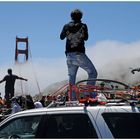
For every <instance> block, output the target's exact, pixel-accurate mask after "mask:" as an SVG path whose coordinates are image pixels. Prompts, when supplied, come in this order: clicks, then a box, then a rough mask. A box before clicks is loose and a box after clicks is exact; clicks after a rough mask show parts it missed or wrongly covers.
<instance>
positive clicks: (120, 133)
mask: <svg viewBox="0 0 140 140" xmlns="http://www.w3.org/2000/svg"><path fill="white" fill-rule="evenodd" d="M102 115H103V118H104V119H105V122H106V124H107V125H108V127H109V129H110V130H111V132H112V134H113V136H114V137H115V138H140V114H139V113H119V112H118V113H103V114H102Z"/></svg>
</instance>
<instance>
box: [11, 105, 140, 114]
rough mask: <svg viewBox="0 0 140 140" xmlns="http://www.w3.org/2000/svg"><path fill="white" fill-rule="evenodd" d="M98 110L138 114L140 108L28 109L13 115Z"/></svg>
mask: <svg viewBox="0 0 140 140" xmlns="http://www.w3.org/2000/svg"><path fill="white" fill-rule="evenodd" d="M98 110H100V111H101V112H138V113H140V107H137V106H130V105H127V106H116V105H111V106H106V105H103V106H102V105H100V106H87V107H85V106H72V107H52V108H47V107H43V108H37V109H30V110H25V111H21V112H17V113H15V114H13V115H23V114H24V115H25V114H41V113H52V112H53V113H55V112H56V113H57V112H59V113H66V112H69V111H71V112H78V111H81V112H85V111H90V112H92V111H98Z"/></svg>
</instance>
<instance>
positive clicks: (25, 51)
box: [15, 37, 29, 63]
mask: <svg viewBox="0 0 140 140" xmlns="http://www.w3.org/2000/svg"><path fill="white" fill-rule="evenodd" d="M19 43H20V45H22V47H24V48H23V49H22V48H21V46H20V48H19ZM23 44H24V46H23ZM28 47H29V46H28V37H26V38H19V37H16V48H15V62H16V63H20V61H19V55H21V54H23V55H24V56H25V60H23V63H24V62H27V61H28V56H29V54H28V50H29V49H28Z"/></svg>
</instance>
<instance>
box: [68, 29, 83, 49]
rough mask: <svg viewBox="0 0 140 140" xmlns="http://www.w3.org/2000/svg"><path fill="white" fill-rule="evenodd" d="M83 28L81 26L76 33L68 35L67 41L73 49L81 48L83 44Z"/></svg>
mask: <svg viewBox="0 0 140 140" xmlns="http://www.w3.org/2000/svg"><path fill="white" fill-rule="evenodd" d="M82 36H83V26H81V27H80V28H79V29H78V30H77V31H76V32H75V31H74V32H70V33H69V34H68V35H67V39H68V41H69V44H70V46H71V48H76V47H79V45H80V44H81V42H82V41H83V37H82Z"/></svg>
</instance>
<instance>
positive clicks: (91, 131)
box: [0, 103, 140, 139]
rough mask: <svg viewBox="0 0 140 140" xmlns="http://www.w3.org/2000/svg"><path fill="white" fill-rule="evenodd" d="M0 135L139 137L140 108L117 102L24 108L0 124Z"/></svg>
mask: <svg viewBox="0 0 140 140" xmlns="http://www.w3.org/2000/svg"><path fill="white" fill-rule="evenodd" d="M0 138H3V139H10V138H24V139H28V138H34V139H36V138H95V139H97V138H105V139H106V138H107V139H108V138H140V108H139V107H136V106H125V105H122V104H121V103H120V104H119V103H118V104H116V105H104V106H101V105H100V106H87V107H85V106H71V107H57V108H56V107H52V108H40V109H31V110H26V111H22V112H19V113H15V114H13V115H10V116H9V117H8V118H6V119H5V120H3V121H2V122H1V123H0Z"/></svg>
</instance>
